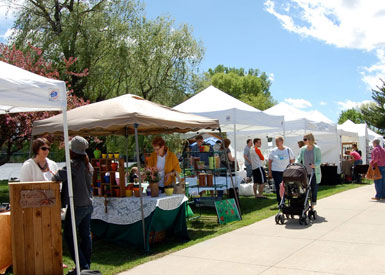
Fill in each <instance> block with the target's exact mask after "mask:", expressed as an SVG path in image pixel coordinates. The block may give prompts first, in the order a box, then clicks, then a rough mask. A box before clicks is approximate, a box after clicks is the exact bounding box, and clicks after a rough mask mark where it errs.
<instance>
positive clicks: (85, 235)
mask: <svg viewBox="0 0 385 275" xmlns="http://www.w3.org/2000/svg"><path fill="white" fill-rule="evenodd" d="M92 211H93V207H92V205H87V206H77V207H75V220H76V230H77V232H78V236H79V238H78V247H79V262H80V269H82V270H83V269H90V266H91V251H92V240H91V214H92ZM63 235H64V240H65V242H66V244H67V247H68V250H69V252H70V255H71V258H72V260H73V261H75V250H74V242H73V238H72V225H71V211H70V208H69V207H68V209H67V213H66V217H65V220H64V231H63Z"/></svg>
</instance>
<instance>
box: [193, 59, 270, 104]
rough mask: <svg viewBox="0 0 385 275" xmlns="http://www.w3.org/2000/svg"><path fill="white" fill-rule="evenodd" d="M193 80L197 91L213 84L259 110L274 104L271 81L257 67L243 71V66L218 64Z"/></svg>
mask: <svg viewBox="0 0 385 275" xmlns="http://www.w3.org/2000/svg"><path fill="white" fill-rule="evenodd" d="M195 82H196V84H195V89H196V90H197V91H200V90H202V89H204V88H206V87H208V86H209V85H213V86H214V87H216V88H218V89H220V90H222V91H224V92H226V93H228V94H229V95H231V96H233V97H235V98H237V99H240V100H242V101H243V102H245V103H247V104H249V105H251V106H254V107H256V108H257V109H260V110H265V109H268V108H270V107H272V106H273V105H274V104H276V102H275V101H274V99H273V98H272V96H271V94H270V86H271V81H270V80H269V79H268V76H267V75H266V73H264V72H263V73H260V71H259V70H258V69H249V70H248V71H245V69H244V68H239V69H238V68H229V67H225V66H223V65H218V66H217V67H215V68H214V69H209V70H208V71H207V72H206V73H205V74H204V75H203V76H201V77H200V78H197V79H196V80H195Z"/></svg>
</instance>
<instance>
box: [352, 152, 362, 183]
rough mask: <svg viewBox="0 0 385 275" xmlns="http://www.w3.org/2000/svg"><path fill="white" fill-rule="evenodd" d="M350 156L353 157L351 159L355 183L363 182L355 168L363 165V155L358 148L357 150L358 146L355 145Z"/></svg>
mask: <svg viewBox="0 0 385 275" xmlns="http://www.w3.org/2000/svg"><path fill="white" fill-rule="evenodd" d="M349 155H350V157H351V159H352V161H353V181H355V182H361V175H360V174H358V173H356V171H355V167H356V166H357V165H361V164H362V159H361V155H360V153H359V152H358V148H357V145H356V144H353V151H351V152H350V154H349Z"/></svg>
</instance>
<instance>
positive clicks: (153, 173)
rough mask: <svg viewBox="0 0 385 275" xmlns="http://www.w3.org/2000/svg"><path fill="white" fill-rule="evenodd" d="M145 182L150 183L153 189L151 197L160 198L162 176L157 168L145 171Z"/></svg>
mask: <svg viewBox="0 0 385 275" xmlns="http://www.w3.org/2000/svg"><path fill="white" fill-rule="evenodd" d="M144 176H145V177H144V180H146V181H148V182H149V184H150V189H151V197H158V196H159V181H160V174H159V171H158V170H157V169H156V168H153V167H151V168H147V169H146V170H145V171H144Z"/></svg>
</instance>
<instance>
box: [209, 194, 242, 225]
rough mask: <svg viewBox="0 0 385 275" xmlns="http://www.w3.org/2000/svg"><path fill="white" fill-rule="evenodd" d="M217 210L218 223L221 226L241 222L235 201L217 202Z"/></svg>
mask: <svg viewBox="0 0 385 275" xmlns="http://www.w3.org/2000/svg"><path fill="white" fill-rule="evenodd" d="M215 209H216V210H217V215H218V221H219V223H220V224H226V223H228V222H232V221H239V220H241V217H240V216H239V211H238V208H237V205H236V204H235V200H234V199H229V200H221V201H216V202H215Z"/></svg>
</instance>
